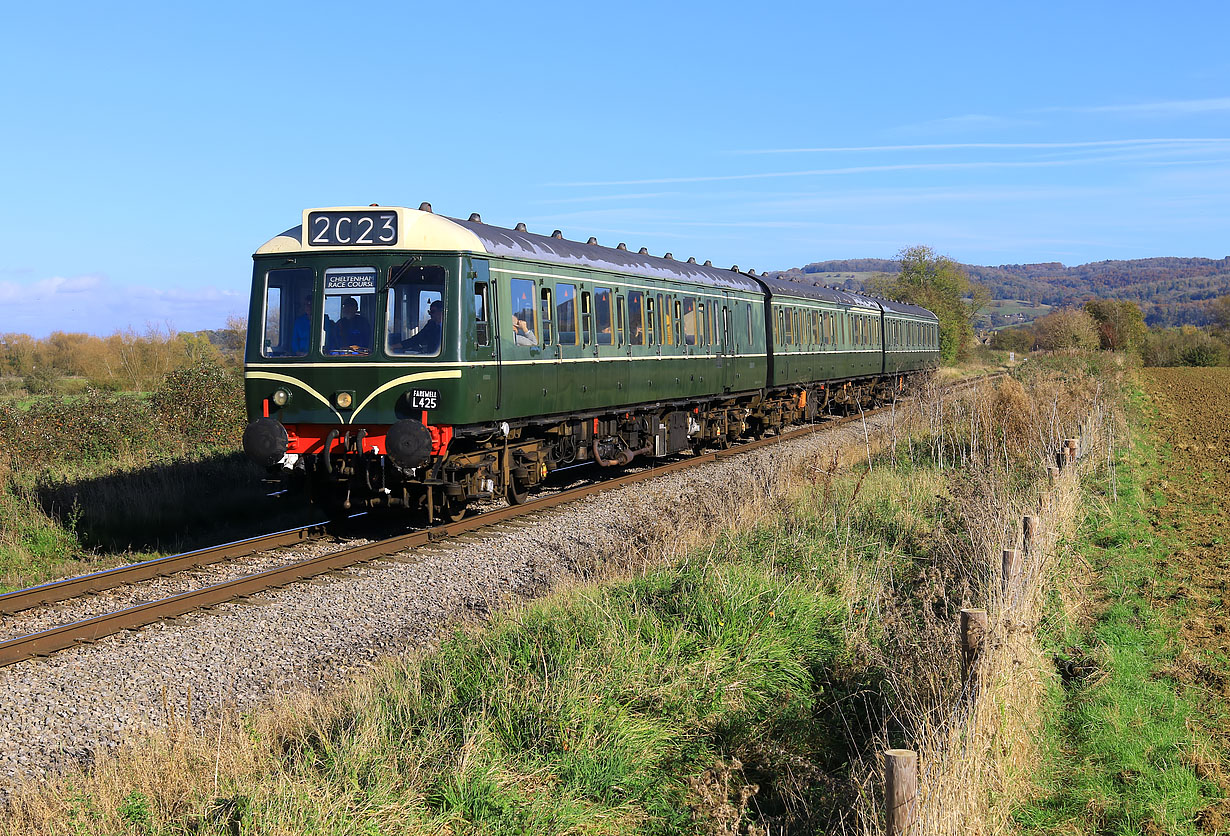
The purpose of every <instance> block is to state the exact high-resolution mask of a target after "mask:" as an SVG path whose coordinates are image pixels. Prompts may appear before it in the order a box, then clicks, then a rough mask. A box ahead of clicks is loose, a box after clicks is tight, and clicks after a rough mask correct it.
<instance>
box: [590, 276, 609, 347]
mask: <svg viewBox="0 0 1230 836" xmlns="http://www.w3.org/2000/svg"><path fill="white" fill-rule="evenodd" d="M594 317H595V319H596V320H597V323H598V345H610V344H611V330H612V329H611V289H610V288H609V287H596V288H594Z"/></svg>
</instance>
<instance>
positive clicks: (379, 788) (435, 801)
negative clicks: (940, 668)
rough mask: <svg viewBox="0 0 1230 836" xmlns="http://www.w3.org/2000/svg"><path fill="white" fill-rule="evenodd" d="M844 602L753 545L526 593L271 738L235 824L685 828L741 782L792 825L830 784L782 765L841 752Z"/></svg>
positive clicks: (821, 810) (822, 801)
mask: <svg viewBox="0 0 1230 836" xmlns="http://www.w3.org/2000/svg"><path fill="white" fill-rule="evenodd" d="M845 615H846V608H845V605H844V603H843V602H842V601H840V600H839V599H837V598H835V597H833V596H830V595H826V594H824V593H822V592H819V591H817V590H816V589H815V588H814V585H812V584H810V583H808V582H806V581H803V580H799V579H796V578H794V577H792V576H791V575H790V574H788V573H785V572H782V571H780V570H779V569H778V568H776V567H775V566H773V565H771V564H769V563H766V562H765V561H763V560H761V561H750V562H746V563H745V562H722V563H709V564H707V565H691V566H686V567H683V568H682V569H678V570H675V571H663V572H656V573H653V574H651V575H649V576H647V577H644V578H642V579H639V580H636V581H632V582H625V583H618V584H613V585H609V586H603V587H590V588H585V589H582V590H580V591H578V592H576V593H574V594H573V595H571V596H566V597H563V598H559V599H557V600H555V601H552V602H544V603H540V604H536V605H533V606H530V607H528V608H526V609H524V610H522V611H521V612H519V613H517V614H514V615H509V616H505V617H500V618H498V619H497V621H496V623H494V624H493V625H492V626H491V627H490V628H489V629H487V630H484V631H483V632H479V633H465V634H459V635H457V636H456V637H455V638H453V639H451V640H449V641H447V642H446V643H445V644H444V645H443V646H442V647H441V648H440V650H439V652H438V653H436V654H433V655H432V656H430V657H428V658H427V659H426V660H424V661H422V662H421V663H418V664H412V663H399V664H396V665H394V666H392V667H390V668H389V669H388V670H387V671H386V673H385V674H384V675H383V676H382V677H381V681H380V682H379V683H378V684H377V687H376V688H375V689H373V690H372V691H371V692H370V693H369V695H368V698H367V699H366V701H365V702H362V703H358V704H353V705H351V706H349V707H348V708H347V709H346V710H345V711H344V712H342V713H340V714H337V715H334V716H332V717H330V718H328V719H327V720H324V721H322V722H320V723H318V724H314V725H312V726H310V727H308V728H306V729H305V730H304V732H303V734H301V735H299V736H297V737H295V738H291V739H286V740H284V741H281V742H280V744H279V747H278V748H279V750H280V751H281V752H283V753H284V755H283V757H282V759H281V764H280V768H281V769H282V770H283V778H284V780H283V781H281V782H279V783H278V784H277V789H275V790H274V791H273V792H271V793H268V794H262V795H261V796H260V797H259V798H257V799H254V803H253V804H252V805H251V806H250V807H249V809H248V812H247V813H246V815H245V817H244V818H245V823H246V824H249V825H250V826H251V827H253V828H255V829H256V830H259V829H261V828H263V827H265V826H267V825H268V824H269V823H270V821H271V820H275V821H276V822H277V824H278V826H279V827H281V828H283V829H289V830H293V831H295V832H305V833H357V832H391V831H392V827H391V821H392V820H397V821H401V822H403V823H404V828H405V832H453V833H482V834H510V836H511V834H527V833H528V834H532V833H572V832H596V833H616V832H618V833H629V832H635V833H655V834H658V833H660V834H672V833H679V834H684V833H695V832H697V831H698V830H702V829H704V827H705V822H707V821H708V820H709V819H710V818H712V817H714V816H720V815H723V814H725V815H732V814H733V815H735V816H736V817H739V816H744V817H747V816H750V815H751V812H750V811H749V810H748V809H746V808H744V806H743V803H742V801H741V796H740V790H741V789H742V788H743V787H744V786H746V785H748V784H750V783H753V782H755V783H758V784H759V786H760V790H759V792H758V793H757V794H756V798H757V801H758V807H759V808H760V811H761V815H768V816H771V817H772V816H776V817H784V818H787V819H789V820H791V821H794V822H806V821H808V820H810V818H811V817H812V816H813V815H816V814H828V813H830V812H831V809H832V807H833V801H834V799H833V798H832V797H831V796H832V791H831V789H830V787H829V785H826V784H824V783H819V782H818V783H815V784H809V783H808V782H806V781H799V780H797V779H796V771H798V770H799V769H800V765H804V766H803V767H802V774H803V775H807V774H810V772H811V771H814V770H815V769H816V768H818V767H820V766H824V767H829V768H838V767H840V765H841V764H842V763H843V762H845V760H846V759H847V757H848V753H847V752H846V750H845V746H844V743H843V735H842V734H841V733H840V731H839V728H838V725H837V724H838V722H839V718H838V716H837V714H836V713H835V712H834V710H833V703H832V701H831V699H832V698H831V695H830V693H829V690H828V688H829V687H832V686H830V685H829V684H828V683H829V682H830V681H831V679H832V676H831V673H832V672H833V671H834V670H835V669H837V668H839V667H840V666H841V665H842V664H843V663H844V662H845V661H847V660H846V656H847V652H846V648H845V643H844V640H843V636H842V629H841V628H842V625H843V623H844V620H845ZM715 765H716V766H718V767H719V769H718V771H717V773H708V774H710V775H715V774H723V775H725V776H726V777H727V778H729V779H731V780H730V781H729V786H727V785H726V784H724V783H723V782H722V781H719V780H718V779H717V778H710V779H709V780H710V784H711V786H708V787H705V789H706V790H708V792H709V795H708V801H707V802H706V801H705V798H706V794H705V792H702V791H701V790H700V787H699V785H698V784H697V783H696V782H698V781H699V782H704V781H705V778H704V776H705V775H706V773H707V771H709V770H711V769H713V768H714V767H715ZM689 779H691V780H689ZM266 786H269V784H266ZM243 791H244V792H246V791H247V790H246V789H243ZM322 802H323V803H322ZM394 811H396V812H395V813H394ZM731 811H733V812H731ZM253 832H256V831H255V830H254V831H253Z"/></svg>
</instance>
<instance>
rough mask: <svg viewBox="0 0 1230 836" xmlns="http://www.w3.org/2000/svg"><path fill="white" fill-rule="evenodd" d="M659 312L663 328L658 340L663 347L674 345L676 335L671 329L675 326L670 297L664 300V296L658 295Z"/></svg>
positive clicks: (659, 331) (659, 332)
mask: <svg viewBox="0 0 1230 836" xmlns="http://www.w3.org/2000/svg"><path fill="white" fill-rule="evenodd" d="M658 311H659V314H658V316H659V318H660V319H661V321H662V322H661V327H660V328H659V330H658V340H659V341H660V342H661V344H662V345H674V343H675V335H674V334H673V333H672V331H673V328H672V327H671V326H672V325H673V321H672V319H671V303H670V297H669V296H667V297H666V299H665V300H663V298H662V294H661V293H659V294H658Z"/></svg>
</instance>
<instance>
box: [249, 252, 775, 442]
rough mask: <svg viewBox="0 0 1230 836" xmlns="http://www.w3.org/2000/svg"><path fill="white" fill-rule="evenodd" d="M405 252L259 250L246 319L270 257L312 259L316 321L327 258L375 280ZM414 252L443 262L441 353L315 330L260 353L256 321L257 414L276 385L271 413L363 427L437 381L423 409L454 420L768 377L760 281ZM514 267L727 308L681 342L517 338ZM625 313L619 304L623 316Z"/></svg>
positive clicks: (583, 407)
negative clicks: (359, 347)
mask: <svg viewBox="0 0 1230 836" xmlns="http://www.w3.org/2000/svg"><path fill="white" fill-rule="evenodd" d="M408 255H409V254H407V253H404V252H392V253H391V252H388V251H383V252H381V253H379V254H368V253H357V254H350V253H345V254H341V253H329V254H322V255H297V256H296V257H295V258H294V259H293V263H288V262H290V261H291V260H290V259H287V258H286V257H284V256H273V257H264V256H258V257H257V258H256V263H255V268H254V274H253V293H252V305H251V309H250V311H249V317H248V321H249V323H252V324H253V326H252V327H253V328H254V329H259V327H260V324H261V323H262V321H263V318H264V310H263V308H264V299H265V276H266V273H267V272H268V271H269V270H271V269H278V268H283V267H292V266H293V267H300V268H303V267H311V268H313V269H314V271H315V277H316V278H315V282H316V284H315V295H316V298H317V303H316V305H317V306H316V308H315V309H314V311H313V317H314V320H313V321H314V322H319V321H320V308H319V305H320V302H319V299H320V296H321V293H322V289H323V274H324V269H325V267H338V266H349V267H359V266H367V267H372V266H374V267H376V268H377V270H378V271H379V277H380V278H379V281H378V287H379V288H382V287H383V281H384V279H385V277H386V276H387V274H388V269H389V268H390V267H392V266H394V265H399V264H401V263H403V262H404V261H405V260H406V258H407V256H408ZM416 263H417V264H421V265H424V266H441V267H443V268H444V269H445V271H446V273H447V279H446V312H445V321H444V328H443V337H442V344H441V351H440V356H439V357H435V358H409V357H404V356H398V355H387V354H385V352H384V349H383V345H376V346H375V347H374V351H373V353H372V354H371V355H369V356H366V357H326V356H323V355H322V354H321V347H320V345H319V342H320V335H319V334H315V335H314V336H313V343H312V346H311V349H310V350H309V353H308V355H307V356H306V357H302V358H277V359H267V358H263V357H261V356H260V345H261V338H260V335H259V333H253V335H252V336H250V338H249V340H248V347H247V356H246V375H245V377H246V396H247V406H248V413H249V417H251V418H256V417H260V416H261V415H262V414H263V412H264V409H265V401H266V400H267V399H268V398H269V397H270V395H271V394H272V393H273V392H274V390H276V389H278V388H279V387H282V388H285V389H287V390H288V391H290V393H291V401H290V403H288V404H287V405H286V406H285V407H283V408H281V409H278V408H276V407H273V406H272V404H270V414H271V415H272V416H273V417H276V418H278V419H279V420H281V421H282V422H283V423H286V424H330V425H338V424H343V425H353V426H356V427H358V426H367V425H385V424H391V423H393V422H394V421H396V420H399V419H401V418H411V417H413V418H418V417H420V416H421V411H420V410H417V409H412V408H411V407H410V405H409V403H408V401H407V397H406V396H407V393H408V392H409V391H410V390H413V389H416V388H417V389H432V390H435V391H436V392H438V393H439V399H438V401H437V406H436V407H435V408H434V409H432V410H429V415H428V420H429V423H431V424H437V425H438V424H443V425H454V426H456V425H472V424H486V423H491V422H499V421H518V420H521V419H528V418H531V417H544V416H550V415H553V414H559V415H562V414H572V413H577V412H585V411H591V410H592V411H596V412H615V411H618V410H619V409H620V408H623V407H633V406H635V405H638V404H644V403H652V402H657V401H665V400H675V399H679V398H696V399H701V398H705V397H712V396H719V395H722V394H724V393H740V392H748V391H756V390H760V389H762V388H764V387H765V385H766V381H767V371H768V368H767V367H768V363H767V359H766V357H765V334H764V313H763V300H762V298H761V297H760V296H758V295H757V294H755V293H748V292H745V291H737V290H730V291H724V290H720V289H716V288H701V287H696V286H693V285H690V284H685V283H679V282H671V281H666V280H660V279H649V278H644V277H640V276H628V275H621V274H617V273H613V272H608V271H599V270H585V269H580V268H573V267H565V266H561V265H555V264H544V263H539V262H531V261H527V260H522V259H505V258H497V257H490V258H482V257H475V256H471V255H468V254H465V253H456V254H441V253H430V254H428V253H424V254H421V255H420V260H419V261H417V262H416ZM514 276H515V277H517V278H523V279H530V280H532V281H534V282H535V293H536V294H541V291H542V289H543V288H544V287H548V288H551V289H552V290H554V287H555V285H556V283H557V282H559V281H566V282H568V283H570V284H574V285H576V287H577V294H578V300H579V299H580V294H582V293H585V292H589V293H591V294H592V293H593V290H594V288H595V287H599V286H601V287H606V288H611V289H612V290H613V291H614V292H615V293H616V294H617V298H618V299H619V300H620V303H621V304H625V305H626V291H627V289H628V288H629V287H635V289H640V290H642V292H646V293H650V292H652V293H653V294H654V295H655V297H656V295H657V294H658V293H661V294H663V295H664V297H665V295H666V294H671V293H673V294H675V295H676V297H678V296H690V297H698V296H703V299H704V301H705V303H706V304H707V305H709V304H713V305H717V306H719V308H718V309H719V310H721V309H722V308H726V309H727V310H729V312H730V327H729V328H728V329H726V330H727V339H726V340H725V341H722V340H719V344H718V345H712V346H707V345H695V346H686V345H682V344H681V343H682V339H678V338H677V339H675V340H674V341H673V344H670V345H665V346H631V345H626V344H625V345H622V346H621V345H618V344H613V345H598V344H596V343H595V342H594V338H595V337H596V335H595V334H594V333H593V332H592V326H591V334H590V337H589V344H588V345H576V346H560V345H550V346H543V347H528V346H519V345H516V344H515V343H514V342H513V339H512V334H511V333H510V330H511V329H510V328H509V327H508V321H509V318H510V314H511V304H512V303H511V298H510V295H509V294H510V284H509V282H510V280H511V279H512V278H513V277H514ZM482 282H487V283H489V285H490V288H491V289H490V292H489V296H488V298H489V299H490V300H491V305H490V307H491V313H490V320H491V324H492V332H493V333H492V340H491V345H489V346H479V345H477V336H478V332H477V328H476V326H475V302H474V285H475V284H476V283H482ZM378 295H379V297H380V300H381V301H379V302H378V303H377V305H378V307H377V316H376V323H377V324H379V323H381V322H383V318H384V311H383V296H384V294H378ZM748 306H751V321H752V336H751V339H750V340H749V339H748V333H747V332H748V329H747V324H746V323H747V308H748ZM626 316H627V314H626V310H625V313H624V317H625V319H624V321H625V322H626V321H627V319H626ZM719 323H720V318H719ZM540 328H541V326H540ZM721 330H722V329H721V327H720V326H719V331H721ZM383 333H384V331H383V329H382V328H381V327H379V326H378V325H377V327H376V334H377V337H378V342H382V339H381V338H382V335H383ZM339 391H346V392H351V393H353V398H354V402H353V406H352V408H351V409H349V410H341V409H338V408H337V407H336V406H335V397H336V394H337V393H338V392H339Z"/></svg>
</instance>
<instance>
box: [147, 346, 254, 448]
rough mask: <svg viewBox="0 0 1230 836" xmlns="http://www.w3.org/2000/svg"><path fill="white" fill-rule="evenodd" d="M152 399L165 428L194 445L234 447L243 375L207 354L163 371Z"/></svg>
mask: <svg viewBox="0 0 1230 836" xmlns="http://www.w3.org/2000/svg"><path fill="white" fill-rule="evenodd" d="M152 403H153V407H154V409H155V411H156V412H157V413H158V416H159V417H160V419H161V420H162V422H163V423H164V424H165V426H166V427H167V429H169V430H171V431H172V432H174V433H176V434H178V435H179V436H180V437H181V438H184V439H191V440H192V441H193V443H194V444H196V445H204V446H211V447H212V446H227V447H237V446H239V443H240V440H241V439H242V437H243V428H244V425H245V423H246V422H247V418H246V412H245V410H244V401H243V379H242V377H240V376H239V375H238V374H236V373H234V372H231V371H228V370H227V369H225V368H223V367H222V366H220V365H219V364H218V363H217V362H215V361H214V360H213V359H211V358H205V359H202V360H199V361H198V362H197V363H195V364H194V365H192V366H189V367H187V368H185V369H179V370H177V371H173V372H171V373H170V374H169V375H167V376H166V379H165V380H163V382H162V385H161V386H159V387H158V390H157V391H156V392H155V393H154V396H153V399H152Z"/></svg>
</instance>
